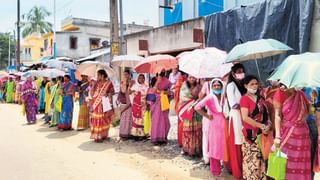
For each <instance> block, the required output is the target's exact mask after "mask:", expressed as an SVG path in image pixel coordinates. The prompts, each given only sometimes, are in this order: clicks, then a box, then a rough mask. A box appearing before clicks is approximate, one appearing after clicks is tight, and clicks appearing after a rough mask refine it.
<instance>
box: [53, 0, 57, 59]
mask: <svg viewBox="0 0 320 180" xmlns="http://www.w3.org/2000/svg"><path fill="white" fill-rule="evenodd" d="M53 24H54V25H53V59H54V60H56V57H57V42H56V0H53Z"/></svg>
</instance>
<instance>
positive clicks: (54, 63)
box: [43, 60, 77, 70]
mask: <svg viewBox="0 0 320 180" xmlns="http://www.w3.org/2000/svg"><path fill="white" fill-rule="evenodd" d="M43 64H45V65H46V66H48V68H56V69H60V70H65V69H76V68H77V66H76V65H75V64H74V63H73V62H68V61H58V60H49V61H46V62H43Z"/></svg>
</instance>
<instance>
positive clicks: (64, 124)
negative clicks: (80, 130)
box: [58, 96, 73, 130]
mask: <svg viewBox="0 0 320 180" xmlns="http://www.w3.org/2000/svg"><path fill="white" fill-rule="evenodd" d="M72 118H73V97H72V96H63V97H62V111H61V114H60V121H59V125H58V128H59V129H64V130H69V129H71V128H72Z"/></svg>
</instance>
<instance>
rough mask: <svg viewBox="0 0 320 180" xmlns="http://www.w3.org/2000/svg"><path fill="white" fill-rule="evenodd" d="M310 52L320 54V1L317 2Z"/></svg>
mask: <svg viewBox="0 0 320 180" xmlns="http://www.w3.org/2000/svg"><path fill="white" fill-rule="evenodd" d="M309 51H311V52H320V0H316V1H315V7H314V16H313V23H312V29H311V38H310V47H309Z"/></svg>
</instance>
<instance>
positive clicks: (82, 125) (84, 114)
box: [77, 103, 89, 130]
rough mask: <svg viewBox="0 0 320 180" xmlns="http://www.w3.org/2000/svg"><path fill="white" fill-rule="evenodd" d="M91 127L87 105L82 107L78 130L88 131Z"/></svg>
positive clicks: (84, 104)
mask: <svg viewBox="0 0 320 180" xmlns="http://www.w3.org/2000/svg"><path fill="white" fill-rule="evenodd" d="M88 127H89V109H88V106H87V104H86V103H83V104H81V105H80V110H79V117H78V126H77V129H78V130H83V129H87V128H88Z"/></svg>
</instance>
